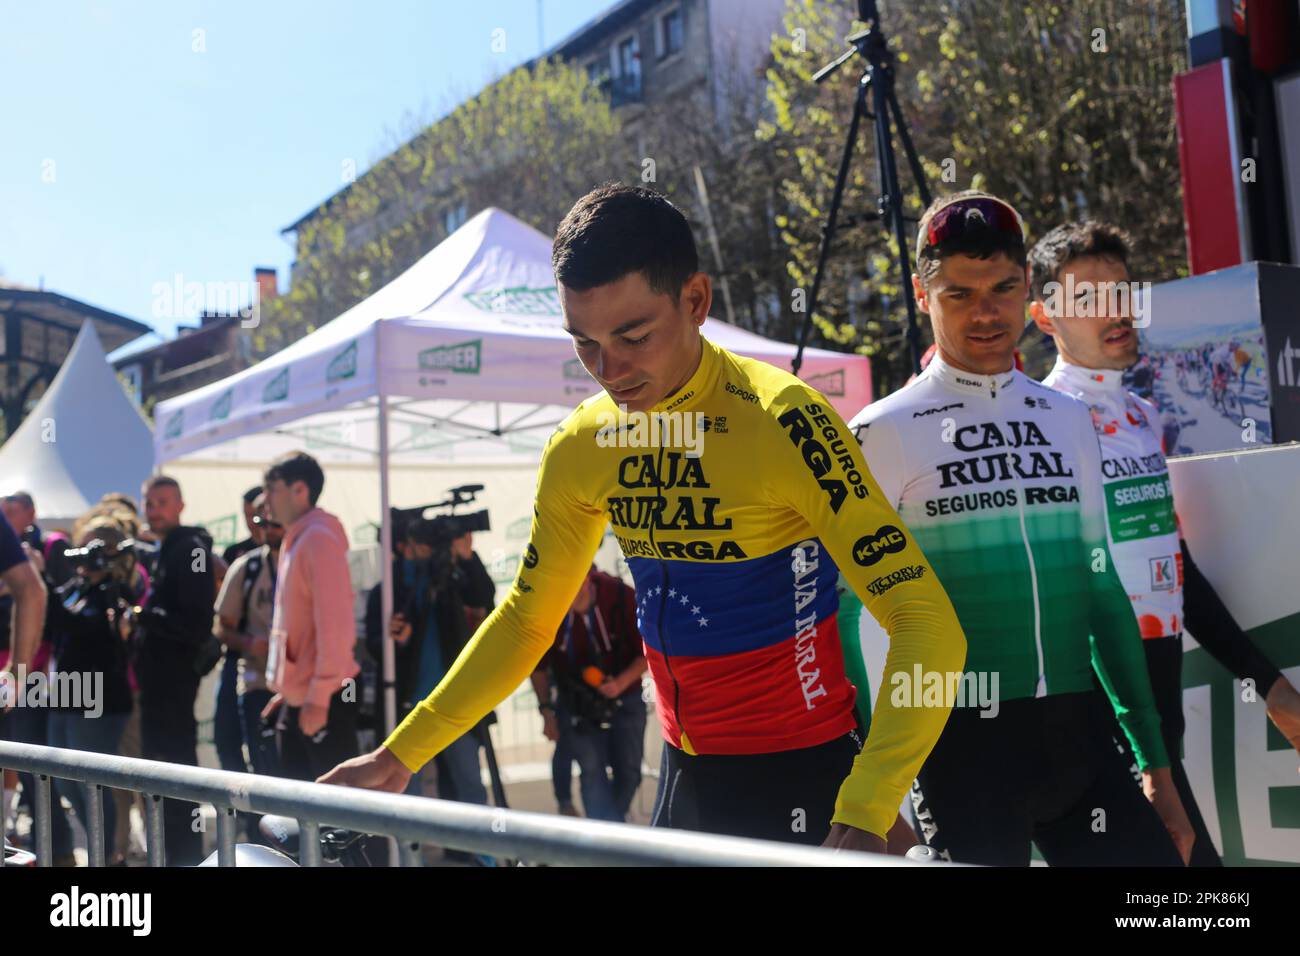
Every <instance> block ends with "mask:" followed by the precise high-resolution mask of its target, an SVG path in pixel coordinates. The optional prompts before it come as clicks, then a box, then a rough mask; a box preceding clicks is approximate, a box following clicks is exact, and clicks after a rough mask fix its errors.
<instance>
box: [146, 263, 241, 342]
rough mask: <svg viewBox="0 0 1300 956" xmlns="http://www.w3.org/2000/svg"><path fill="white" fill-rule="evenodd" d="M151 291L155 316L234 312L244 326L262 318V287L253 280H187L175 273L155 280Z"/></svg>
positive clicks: (229, 314)
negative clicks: (161, 279)
mask: <svg viewBox="0 0 1300 956" xmlns="http://www.w3.org/2000/svg"><path fill="white" fill-rule="evenodd" d="M150 292H151V293H152V295H153V303H152V307H151V309H152V312H153V317H154V318H155V319H171V320H172V321H177V320H179V319H194V318H198V317H199V316H200V315H201V314H202V313H203V312H209V313H215V314H218V315H227V316H234V315H237V316H239V320H240V321H239V324H240V325H241V326H242V327H243V328H246V329H251V328H254V327H256V326H257V325H258V324H259V323H260V322H261V321H262V290H261V287H260V286H259V285H258V284H257V283H256V282H247V281H242V280H240V281H229V282H198V281H186V279H185V277H184V276H183V275H181V273H179V272H178V273H176V274H175V275H174V276H173V277H172V281H171V282H155V283H154V284H153V285H152V286H151V287H150Z"/></svg>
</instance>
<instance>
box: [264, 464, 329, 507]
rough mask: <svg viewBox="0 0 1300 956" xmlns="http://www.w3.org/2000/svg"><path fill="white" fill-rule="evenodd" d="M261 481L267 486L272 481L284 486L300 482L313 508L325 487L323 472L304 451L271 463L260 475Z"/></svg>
mask: <svg viewBox="0 0 1300 956" xmlns="http://www.w3.org/2000/svg"><path fill="white" fill-rule="evenodd" d="M262 481H263V482H265V483H266V484H268V485H269V484H270V483H271V482H273V481H283V482H284V483H285V484H286V485H291V484H293V483H294V482H295V481H301V482H303V483H304V484H306V485H307V500H308V501H309V502H311V504H312V505H313V506H314V505H315V504H316V499H317V498H319V497H320V493H321V490H322V489H323V488H324V487H325V472H323V471H321V467H320V463H319V462H318V461H316V459H315V458H313V457H312V456H311V455H309V454H307V453H306V452H305V451H291V452H287V453H286V454H283V455H281V456H280V457H279V458H277V459H276V460H275V461H273V462H271V467H270V468H268V469H266V473H265V474H263V475H262Z"/></svg>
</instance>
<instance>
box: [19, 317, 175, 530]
mask: <svg viewBox="0 0 1300 956" xmlns="http://www.w3.org/2000/svg"><path fill="white" fill-rule="evenodd" d="M152 459H153V436H152V435H151V434H150V432H149V425H148V423H146V422H145V420H144V419H143V418H141V417H140V413H139V412H138V411H137V410H136V407H135V405H134V404H133V403H132V401H131V399H130V398H128V397H127V394H126V392H125V391H124V390H123V388H122V385H121V383H120V382H118V380H117V373H116V372H114V371H113V367H112V366H111V365H109V364H108V360H107V359H106V358H105V355H104V346H103V345H102V344H101V343H100V341H99V335H98V334H97V333H96V332H95V326H94V325H93V324H92V323H90V322H85V323H83V324H82V326H81V331H80V332H79V333H78V334H77V339H76V341H75V342H73V343H72V350H71V351H70V352H69V353H68V357H67V358H66V359H64V360H63V367H62V368H60V369H59V374H58V375H56V376H55V378H54V381H53V382H51V383H50V387H49V388H48V389H46V391H45V394H44V395H42V396H41V400H40V401H39V402H37V403H36V407H35V408H33V409H32V411H31V413H30V414H29V415H28V416H27V417H26V418H25V419H23V423H22V424H21V425H20V426H19V427H18V430H17V431H15V432H14V433H13V435H12V436H10V438H9V440H8V441H7V442H5V444H4V447H3V448H0V479H2V480H3V481H4V488H3V491H4V492H6V493H8V492H13V491H19V490H23V491H28V492H31V494H32V497H33V498H34V499H35V502H36V513H37V517H38V520H39V521H40V522H41V524H42V525H45V526H46V527H49V528H68V527H70V526H71V524H72V522H73V521H75V520H76V519H77V518H78V517H80V516H81V515H83V514H84V513H85V512H87V511H88V510H90V508H91V506H92V505H94V504H95V503H96V502H97V501H99V499H100V498H101V497H102V496H103V495H105V494H107V493H108V492H111V491H122V492H126V493H127V494H129V495H135V494H137V493H138V492H139V490H140V485H141V483H143V482H144V480H145V479H146V478H148V477H149V471H150V463H151V461H152Z"/></svg>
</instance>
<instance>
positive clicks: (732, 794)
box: [650, 731, 862, 846]
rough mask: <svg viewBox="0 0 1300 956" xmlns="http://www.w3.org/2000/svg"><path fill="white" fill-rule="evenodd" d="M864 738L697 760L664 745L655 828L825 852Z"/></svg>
mask: <svg viewBox="0 0 1300 956" xmlns="http://www.w3.org/2000/svg"><path fill="white" fill-rule="evenodd" d="M861 748H862V736H861V734H860V733H858V732H857V731H850V732H849V733H848V734H845V735H844V736H842V737H837V738H835V739H834V740H831V741H829V742H827V743H824V744H819V745H817V746H815V747H805V748H802V749H799V750H782V751H778V752H776V753H768V754H739V755H731V754H700V755H697V756H691V755H690V754H688V753H685V752H684V751H682V750H679V749H678V748H676V747H674V746H672V745H671V744H668V743H665V744H664V753H663V760H662V761H661V762H660V764H659V790H658V792H657V793H656V795H655V806H654V812H653V813H652V814H651V816H650V825H651V826H655V827H672V828H674V829H678V830H697V831H700V832H704V833H718V834H723V835H725V836H739V837H752V838H754V839H758V840H776V841H779V842H782V843H801V844H807V845H810V846H819V845H820V844H821V843H823V842H825V840H826V836H827V834H829V833H830V828H831V815H832V814H833V813H834V812H835V798H836V797H837V796H838V795H839V792H840V785H841V784H843V783H844V778H845V777H847V776H848V775H849V771H850V770H852V769H853V758H854V757H856V756H857V755H858V751H859V750H861Z"/></svg>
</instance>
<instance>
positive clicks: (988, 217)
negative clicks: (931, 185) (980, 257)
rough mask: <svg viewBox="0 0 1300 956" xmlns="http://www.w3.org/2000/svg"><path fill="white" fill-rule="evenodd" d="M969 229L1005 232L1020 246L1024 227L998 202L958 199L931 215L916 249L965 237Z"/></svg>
mask: <svg viewBox="0 0 1300 956" xmlns="http://www.w3.org/2000/svg"><path fill="white" fill-rule="evenodd" d="M968 230H971V231H974V230H981V231H985V232H987V231H989V230H992V231H993V232H1000V233H1004V234H1006V235H1009V236H1015V238H1016V239H1017V240H1018V241H1019V242H1021V243H1023V242H1024V241H1025V230H1024V226H1023V225H1022V224H1021V222H1020V216H1018V215H1017V214H1016V211H1015V210H1014V209H1012V208H1011V207H1010V206H1008V205H1007V204H1006V203H1004V202H1002V201H1001V200H1000V199H992V198H986V197H977V198H972V199H959V200H957V201H956V202H954V203H950V204H949V205H947V206H944V207H943V208H942V209H940V210H939V211H938V212H936V213H935V214H934V215H933V216H931V217H930V222H929V223H928V224H927V226H926V230H925V236H924V241H923V242H918V243H917V245H918V250H919V251H924V250H925V249H928V248H929V247H931V246H937V245H939V244H940V243H942V242H947V241H949V240H950V239H957V238H960V237H961V236H963V235H965V234H966V232H967V231H968Z"/></svg>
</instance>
